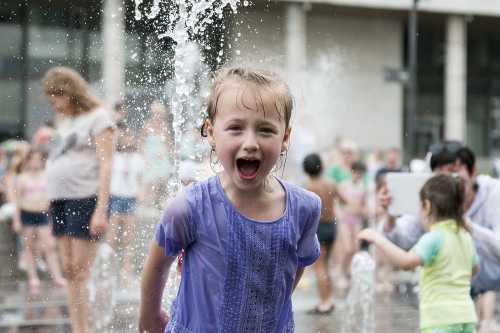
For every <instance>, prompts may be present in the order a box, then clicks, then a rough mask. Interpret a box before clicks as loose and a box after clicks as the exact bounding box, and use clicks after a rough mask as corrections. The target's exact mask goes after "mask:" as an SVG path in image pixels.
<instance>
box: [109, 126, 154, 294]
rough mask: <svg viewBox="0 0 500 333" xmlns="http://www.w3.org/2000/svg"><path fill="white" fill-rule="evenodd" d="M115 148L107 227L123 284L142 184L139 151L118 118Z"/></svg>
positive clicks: (128, 275) (127, 273) (129, 271)
mask: <svg viewBox="0 0 500 333" xmlns="http://www.w3.org/2000/svg"><path fill="white" fill-rule="evenodd" d="M117 126H118V137H117V145H116V151H115V154H114V156H113V168H112V170H113V171H112V177H111V190H110V191H111V197H110V203H109V214H110V220H109V221H110V228H109V232H108V235H107V236H108V237H107V238H108V243H109V244H110V245H111V246H112V247H113V249H114V250H115V251H116V252H117V253H118V254H120V256H121V257H122V260H123V265H121V269H120V272H118V276H119V277H121V278H122V279H123V280H122V283H123V284H126V283H127V282H128V280H129V278H131V277H132V272H133V268H132V257H133V251H134V246H133V244H134V237H135V223H136V207H137V200H138V196H140V188H142V181H143V170H144V167H145V163H144V159H143V157H142V155H141V154H140V153H139V152H138V151H137V145H136V144H135V138H134V135H133V133H132V131H131V129H130V128H129V127H128V126H127V125H126V124H125V123H124V122H119V123H118V124H117Z"/></svg>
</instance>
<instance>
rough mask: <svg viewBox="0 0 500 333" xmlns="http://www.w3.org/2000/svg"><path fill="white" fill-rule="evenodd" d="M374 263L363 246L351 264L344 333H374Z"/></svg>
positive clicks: (365, 245) (364, 245)
mask: <svg viewBox="0 0 500 333" xmlns="http://www.w3.org/2000/svg"><path fill="white" fill-rule="evenodd" d="M374 272H375V261H374V260H373V258H372V256H371V255H370V253H369V252H368V244H363V245H362V246H361V250H360V251H358V252H357V253H356V254H355V255H354V257H353V258H352V262H351V276H352V280H351V289H350V290H349V294H348V295H347V300H346V307H347V309H346V310H347V315H346V316H345V318H344V319H345V320H344V321H343V323H342V332H344V333H374V332H375V315H374V297H375V288H374V287H375V285H374V284H375V275H374Z"/></svg>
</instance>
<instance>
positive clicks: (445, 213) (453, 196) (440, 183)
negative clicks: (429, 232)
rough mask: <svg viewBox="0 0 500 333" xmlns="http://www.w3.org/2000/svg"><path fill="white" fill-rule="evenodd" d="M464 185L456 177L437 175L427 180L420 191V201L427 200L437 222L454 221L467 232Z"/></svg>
mask: <svg viewBox="0 0 500 333" xmlns="http://www.w3.org/2000/svg"><path fill="white" fill-rule="evenodd" d="M464 199H465V185H464V183H463V180H462V179H461V178H460V177H458V176H452V175H447V174H438V175H436V176H433V177H432V178H431V179H429V180H428V181H427V182H426V183H425V184H424V186H423V187H422V189H421V190H420V200H421V201H422V202H424V201H425V200H429V202H430V203H431V214H432V215H433V216H434V217H435V218H436V219H439V220H442V219H454V220H455V221H456V222H457V225H458V226H459V227H462V228H464V229H465V230H467V231H468V228H467V226H466V224H465V221H464V218H463V214H464Z"/></svg>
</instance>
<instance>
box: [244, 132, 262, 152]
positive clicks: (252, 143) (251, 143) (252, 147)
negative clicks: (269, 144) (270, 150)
mask: <svg viewBox="0 0 500 333" xmlns="http://www.w3.org/2000/svg"><path fill="white" fill-rule="evenodd" d="M243 149H244V150H245V151H249V152H251V151H256V150H258V149H259V144H258V142H257V138H256V137H255V134H254V133H247V135H245V140H244V141H243Z"/></svg>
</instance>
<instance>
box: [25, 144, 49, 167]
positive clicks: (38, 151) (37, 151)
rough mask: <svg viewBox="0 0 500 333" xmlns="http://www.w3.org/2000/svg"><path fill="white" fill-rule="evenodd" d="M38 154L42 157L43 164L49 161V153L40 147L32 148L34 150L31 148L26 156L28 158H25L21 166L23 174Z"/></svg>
mask: <svg viewBox="0 0 500 333" xmlns="http://www.w3.org/2000/svg"><path fill="white" fill-rule="evenodd" d="M37 154H38V155H40V158H41V159H42V162H43V163H45V162H46V161H47V158H48V154H47V152H45V151H43V150H42V149H40V148H39V147H32V148H30V150H28V153H27V154H26V156H24V158H23V161H22V162H21V165H20V171H21V172H22V171H24V169H25V168H26V166H27V165H28V163H29V161H31V159H32V158H33V156H35V155H37Z"/></svg>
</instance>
